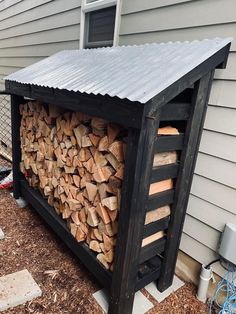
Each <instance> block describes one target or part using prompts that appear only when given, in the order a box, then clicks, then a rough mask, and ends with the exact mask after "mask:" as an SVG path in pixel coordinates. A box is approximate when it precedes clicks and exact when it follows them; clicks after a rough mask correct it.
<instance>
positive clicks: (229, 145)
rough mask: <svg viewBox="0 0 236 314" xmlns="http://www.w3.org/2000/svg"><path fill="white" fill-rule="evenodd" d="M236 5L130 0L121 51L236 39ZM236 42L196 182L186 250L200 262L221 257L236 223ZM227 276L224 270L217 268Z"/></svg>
mask: <svg viewBox="0 0 236 314" xmlns="http://www.w3.org/2000/svg"><path fill="white" fill-rule="evenodd" d="M235 10H236V3H235V1H234V0H225V1H224V5H222V0H205V1H203V0H199V1H184V0H183V1H178V0H169V1H164V0H163V1H162V0H156V1H155V0H146V1H141V0H126V1H124V3H123V6H122V11H121V25H120V37H119V44H120V45H132V44H142V43H148V42H167V41H184V40H195V39H204V38H214V37H234V38H236V14H235V12H236V11H235ZM235 204H236V40H234V41H233V42H232V44H231V52H230V55H229V60H228V64H227V69H226V70H216V73H215V80H214V82H213V86H212V92H211V95H210V100H209V107H208V110H207V115H206V120H205V125H204V130H203V134H202V140H201V143H200V148H199V153H198V159H197V164H196V168H195V175H194V179H193V184H192V189H191V194H190V199H189V204H188V210H187V212H188V214H187V216H186V220H185V225H184V233H183V236H182V240H181V246H180V247H181V249H182V250H183V251H184V252H185V253H187V254H188V255H190V256H191V257H193V258H194V259H196V260H197V261H199V262H200V263H207V262H210V261H211V260H212V259H214V258H215V257H216V254H215V252H216V251H217V247H218V240H219V237H220V234H221V232H222V230H223V228H224V225H225V223H226V222H229V221H230V222H233V223H236V207H235ZM215 271H216V272H217V273H219V274H221V275H222V273H223V272H222V269H221V268H220V267H219V265H215Z"/></svg>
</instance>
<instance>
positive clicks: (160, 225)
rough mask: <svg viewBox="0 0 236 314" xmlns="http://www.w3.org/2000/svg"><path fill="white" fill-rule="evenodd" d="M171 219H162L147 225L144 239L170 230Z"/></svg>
mask: <svg viewBox="0 0 236 314" xmlns="http://www.w3.org/2000/svg"><path fill="white" fill-rule="evenodd" d="M169 220H170V218H169V217H165V218H162V219H160V220H157V221H154V222H152V223H150V224H148V225H145V227H144V232H143V238H146V237H149V236H150V235H152V234H154V233H156V232H158V231H162V230H165V229H167V228H168V224H169Z"/></svg>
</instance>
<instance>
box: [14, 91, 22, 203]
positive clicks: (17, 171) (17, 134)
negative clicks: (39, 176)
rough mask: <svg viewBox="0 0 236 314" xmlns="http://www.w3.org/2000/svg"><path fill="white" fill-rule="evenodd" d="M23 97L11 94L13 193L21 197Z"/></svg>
mask: <svg viewBox="0 0 236 314" xmlns="http://www.w3.org/2000/svg"><path fill="white" fill-rule="evenodd" d="M21 101H23V98H22V97H19V96H16V95H12V96H11V132H12V161H13V195H14V198H16V199H18V198H19V197H20V183H19V182H20V161H21V149H20V103H21Z"/></svg>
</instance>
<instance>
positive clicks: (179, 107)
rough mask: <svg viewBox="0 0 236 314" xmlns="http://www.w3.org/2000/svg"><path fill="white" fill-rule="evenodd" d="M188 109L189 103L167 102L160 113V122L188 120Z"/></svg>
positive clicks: (189, 107)
mask: <svg viewBox="0 0 236 314" xmlns="http://www.w3.org/2000/svg"><path fill="white" fill-rule="evenodd" d="M190 109H191V104H190V103H184V102H183V103H182V102H180V103H177V102H169V103H168V104H166V105H165V106H164V107H163V109H162V111H161V121H179V120H187V119H188V118H189V114H190Z"/></svg>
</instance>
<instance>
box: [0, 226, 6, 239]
mask: <svg viewBox="0 0 236 314" xmlns="http://www.w3.org/2000/svg"><path fill="white" fill-rule="evenodd" d="M4 238H5V234H4V232H3V231H2V229H1V228H0V240H3V239H4Z"/></svg>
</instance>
